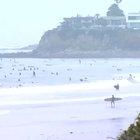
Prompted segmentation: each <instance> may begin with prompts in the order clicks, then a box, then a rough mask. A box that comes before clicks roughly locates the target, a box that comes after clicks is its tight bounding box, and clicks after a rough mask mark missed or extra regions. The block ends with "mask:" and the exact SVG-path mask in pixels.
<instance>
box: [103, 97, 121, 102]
mask: <svg viewBox="0 0 140 140" xmlns="http://www.w3.org/2000/svg"><path fill="white" fill-rule="evenodd" d="M104 100H105V101H107V102H110V101H112V98H106V99H104ZM119 100H122V98H114V101H119Z"/></svg>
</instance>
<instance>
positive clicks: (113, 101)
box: [111, 95, 115, 107]
mask: <svg viewBox="0 0 140 140" xmlns="http://www.w3.org/2000/svg"><path fill="white" fill-rule="evenodd" d="M111 107H115V97H114V95H112V98H111Z"/></svg>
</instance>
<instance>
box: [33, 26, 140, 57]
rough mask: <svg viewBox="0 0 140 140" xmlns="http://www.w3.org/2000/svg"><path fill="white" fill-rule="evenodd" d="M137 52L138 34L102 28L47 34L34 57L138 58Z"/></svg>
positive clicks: (138, 47)
mask: <svg viewBox="0 0 140 140" xmlns="http://www.w3.org/2000/svg"><path fill="white" fill-rule="evenodd" d="M139 52H140V30H130V29H114V30H112V29H104V28H102V29H98V30H95V29H94V30H73V29H65V30H57V29H55V30H50V31H47V32H46V33H45V34H44V35H43V36H42V38H41V40H40V42H39V46H38V48H37V49H36V50H35V51H34V54H36V55H40V56H43V57H45V56H47V57H49V56H50V57H57V56H58V57H61V56H62V57H67V56H68V57H70V56H72V57H76V56H82V57H84V56H85V57H87V56H93V57H94V56H97V57H98V56H99V57H105V56H106V57H107V56H108V57H113V56H114V57H119V56H120V57H122V56H123V55H124V57H125V56H126V57H129V56H130V57H131V56H135V55H136V57H138V56H139V54H140V53H139ZM117 53H119V54H117Z"/></svg>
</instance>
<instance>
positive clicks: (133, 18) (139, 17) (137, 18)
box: [128, 16, 140, 20]
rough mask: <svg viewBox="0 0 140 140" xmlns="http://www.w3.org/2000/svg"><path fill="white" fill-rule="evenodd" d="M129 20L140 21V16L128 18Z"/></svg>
mask: <svg viewBox="0 0 140 140" xmlns="http://www.w3.org/2000/svg"><path fill="white" fill-rule="evenodd" d="M128 20H140V16H128Z"/></svg>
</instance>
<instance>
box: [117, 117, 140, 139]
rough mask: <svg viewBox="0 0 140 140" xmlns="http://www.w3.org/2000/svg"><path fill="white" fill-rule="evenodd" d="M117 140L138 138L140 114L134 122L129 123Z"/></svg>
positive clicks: (139, 136) (139, 133)
mask: <svg viewBox="0 0 140 140" xmlns="http://www.w3.org/2000/svg"><path fill="white" fill-rule="evenodd" d="M118 140H140V114H139V115H138V117H137V119H136V121H135V123H134V124H131V125H130V126H129V128H128V130H126V131H124V132H123V133H122V134H121V136H119V138H118Z"/></svg>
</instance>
